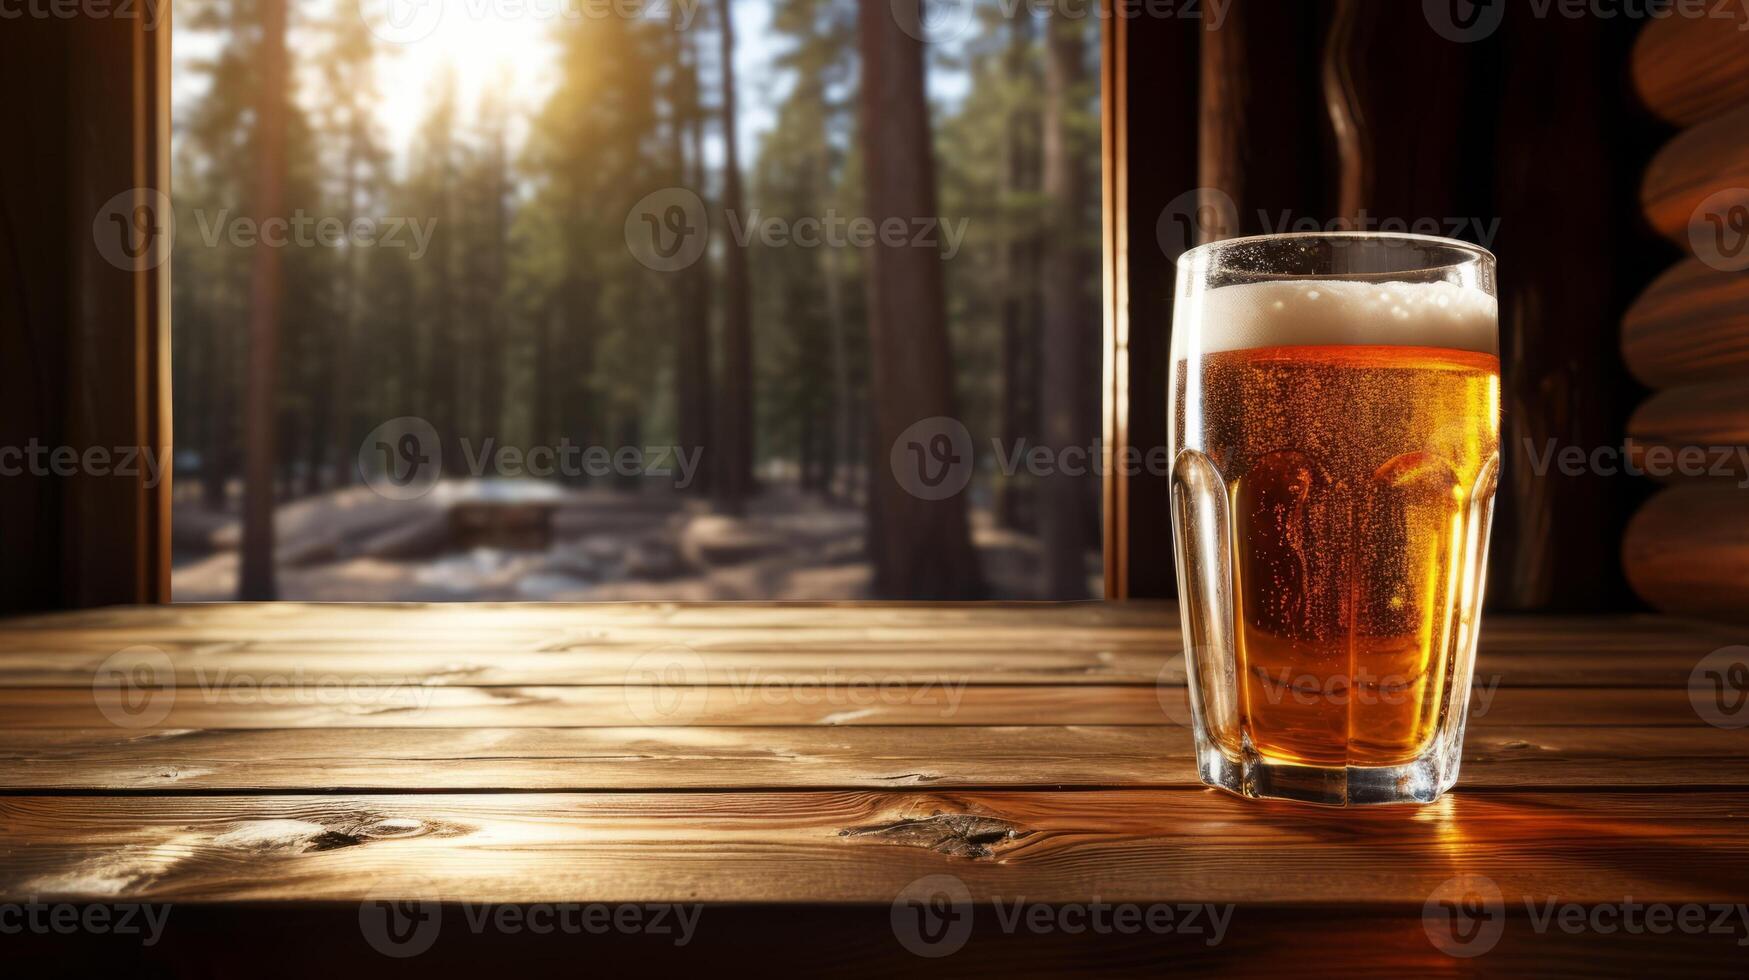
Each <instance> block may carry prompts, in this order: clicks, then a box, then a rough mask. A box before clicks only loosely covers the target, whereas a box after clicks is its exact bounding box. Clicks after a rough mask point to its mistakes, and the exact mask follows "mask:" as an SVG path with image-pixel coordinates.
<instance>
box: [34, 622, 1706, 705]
mask: <svg viewBox="0 0 1749 980" xmlns="http://www.w3.org/2000/svg"><path fill="white" fill-rule="evenodd" d="M215 608H216V609H219V610H222V611H220V612H217V613H215V615H214V617H213V618H212V619H211V620H210V621H209V620H203V619H200V618H198V617H197V618H194V619H192V620H191V619H190V618H189V613H188V612H187V611H177V607H169V608H168V609H162V608H161V609H145V608H142V609H140V610H129V611H127V612H126V613H105V614H103V615H101V616H90V617H87V616H84V615H81V614H63V615H59V616H48V617H39V618H35V619H33V620H31V621H29V622H27V623H24V624H18V623H4V624H0V687H83V688H89V687H90V686H91V684H92V680H93V678H94V677H95V676H96V674H97V672H98V670H99V669H100V668H101V667H102V666H103V665H104V663H105V661H106V660H108V658H109V657H110V656H112V655H113V654H115V653H117V652H118V651H121V650H124V649H127V648H130V647H135V646H141V645H144V646H149V647H153V648H156V649H158V650H160V651H162V652H163V653H164V655H165V657H166V658H167V662H168V667H167V668H166V669H167V670H168V671H170V672H171V673H172V675H173V676H169V677H157V678H155V682H156V683H160V684H168V683H174V684H176V685H178V686H182V687H201V688H212V687H228V686H230V687H234V686H237V685H245V686H255V687H259V686H261V685H265V684H281V685H285V684H292V685H294V686H299V685H301V686H306V687H309V686H320V685H325V686H327V687H330V688H332V687H338V686H350V685H365V686H372V687H400V686H405V685H411V684H424V685H434V686H448V685H460V686H470V687H486V686H516V687H522V686H531V685H543V686H553V685H572V684H582V685H630V686H639V685H647V684H652V683H658V682H660V683H666V684H669V685H678V686H683V687H689V688H690V687H692V686H711V685H717V686H725V685H726V686H735V687H742V688H745V687H748V686H750V685H752V686H768V687H769V686H803V687H820V686H825V685H837V684H857V685H864V686H866V685H870V684H873V685H881V684H922V683H936V684H946V685H962V684H983V683H992V684H1037V685H1052V686H1066V685H1079V684H1094V685H1111V684H1154V683H1156V682H1158V681H1162V680H1164V681H1166V682H1168V683H1175V682H1181V681H1182V676H1183V675H1182V661H1181V660H1179V659H1177V658H1178V656H1179V654H1178V651H1179V649H1180V645H1181V634H1180V632H1179V630H1178V628H1177V616H1176V614H1175V612H1174V611H1173V610H1172V608H1171V606H1170V605H1164V604H1143V605H1141V606H1138V607H1137V608H1133V609H1124V610H1122V612H1121V613H1119V614H1117V615H1114V616H1112V617H1110V618H1106V619H1104V621H1103V622H1102V621H1101V617H1100V616H1098V615H1097V614H1095V615H1089V614H1088V613H1086V612H1082V611H1081V610H1084V609H1089V608H1092V607H1069V608H1067V609H1064V608H1060V607H1050V606H1029V605H1024V604H1023V605H991V606H986V607H983V608H982V609H981V610H979V609H968V610H965V611H963V612H962V613H961V615H960V616H959V617H958V618H957V620H950V622H952V623H955V624H956V625H952V626H948V625H944V626H942V627H939V628H938V627H931V626H928V625H926V624H922V623H916V622H913V623H911V624H903V625H892V624H885V617H883V616H880V615H878V614H877V615H875V616H873V617H872V618H870V619H867V620H864V619H862V618H861V617H860V616H859V614H857V613H854V612H850V611H846V612H845V615H844V616H843V617H842V621H841V622H840V623H839V625H837V626H827V625H820V624H819V620H818V617H819V616H820V615H821V614H822V613H828V612H830V609H829V608H822V609H818V610H813V611H811V612H812V616H813V618H814V621H813V622H809V621H808V619H809V618H810V617H808V616H800V617H795V618H792V619H791V620H790V625H788V626H786V627H782V628H775V629H772V628H766V627H763V626H760V625H758V624H759V623H761V622H762V621H763V620H764V618H765V617H766V616H768V615H770V613H769V611H767V610H764V609H759V608H757V607H755V608H753V609H751V610H749V613H748V617H747V619H746V620H742V621H736V618H735V617H736V613H735V612H734V610H736V609H738V608H742V607H734V606H726V605H725V606H722V607H718V608H715V609H711V610H710V611H709V612H705V613H703V614H701V615H699V616H698V617H697V619H698V620H699V623H698V625H691V624H688V625H685V626H673V625H660V624H655V623H653V622H652V621H651V620H652V618H653V617H654V616H657V615H660V614H661V613H660V611H659V610H653V609H649V608H644V607H629V608H626V609H625V610H624V611H623V614H624V615H625V616H626V617H627V618H628V619H630V620H632V622H631V623H618V624H616V623H615V622H613V621H612V618H611V617H601V618H597V617H595V616H594V614H593V609H592V608H591V607H587V606H569V607H567V606H520V605H507V606H500V607H496V608H495V609H493V610H487V611H491V612H495V613H496V615H484V612H486V611H482V612H474V613H472V614H471V615H469V614H467V613H463V614H456V613H453V612H450V611H449V610H448V609H446V608H444V607H442V606H419V605H406V606H374V607H361V608H357V609H352V608H351V607H332V608H329V607H293V608H292V609H290V610H279V609H272V610H268V609H267V608H266V607H251V606H244V607H241V608H235V607H215ZM256 608H261V609H263V612H264V615H263V616H261V617H258V618H251V617H249V616H248V611H249V610H251V609H256ZM342 608H344V609H347V610H348V611H346V612H344V613H341V612H337V611H335V610H338V609H342ZM703 608H705V609H708V608H709V607H703ZM639 616H643V617H644V618H642V619H639V618H638V617H639ZM525 617H526V618H525ZM899 618H902V617H899ZM1728 640H1729V636H1728V634H1727V633H1724V632H1722V631H1720V630H1719V629H1718V628H1716V627H1708V626H1705V625H1701V624H1691V623H1679V622H1675V621H1671V620H1668V619H1663V618H1658V617H1644V616H1641V617H1633V616H1623V617H1607V618H1601V619H1599V618H1575V617H1495V618H1490V619H1489V621H1488V624H1487V625H1486V626H1485V627H1484V629H1483V630H1482V640H1481V644H1482V653H1481V658H1482V659H1481V661H1480V664H1481V665H1480V667H1479V670H1480V671H1481V672H1483V673H1484V674H1487V675H1496V674H1497V675H1499V677H1500V680H1501V683H1502V684H1504V685H1506V686H1513V687H1517V686H1549V685H1560V686H1599V685H1602V686H1611V685H1616V686H1619V685H1680V684H1684V683H1686V679H1687V675H1688V671H1689V669H1690V668H1691V667H1692V665H1693V661H1694V659H1695V658H1697V657H1698V656H1701V655H1704V654H1706V653H1708V652H1710V651H1711V650H1713V649H1716V648H1717V647H1718V646H1720V645H1723V643H1724V642H1727V641H1728Z"/></svg>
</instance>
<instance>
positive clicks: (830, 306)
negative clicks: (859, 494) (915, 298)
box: [814, 90, 857, 496]
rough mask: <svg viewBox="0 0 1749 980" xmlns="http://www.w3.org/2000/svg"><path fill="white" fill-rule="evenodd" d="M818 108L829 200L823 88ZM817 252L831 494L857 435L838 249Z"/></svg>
mask: <svg viewBox="0 0 1749 980" xmlns="http://www.w3.org/2000/svg"><path fill="white" fill-rule="evenodd" d="M817 108H818V112H819V113H820V151H819V153H818V154H817V155H816V156H815V158H814V167H815V177H816V180H817V183H818V186H819V194H818V196H817V197H816V198H815V200H817V201H820V202H822V203H825V202H828V201H829V200H830V198H831V193H832V166H831V148H832V141H831V134H830V133H829V132H828V131H827V129H828V126H827V122H828V108H827V105H826V94H825V92H824V90H822V91H821V92H820V93H819V103H818V107H817ZM818 251H819V253H820V277H821V279H823V280H824V281H825V287H826V329H827V330H828V331H829V332H830V340H831V358H832V392H831V405H832V417H833V425H832V431H831V432H830V433H829V434H828V435H827V437H826V438H827V442H828V448H827V456H826V461H825V465H826V474H825V478H824V484H825V490H826V495H827V496H834V495H836V494H838V493H839V492H840V491H839V489H838V486H839V481H838V467H839V463H840V462H841V461H849V460H854V459H856V458H857V456H856V450H855V447H856V445H857V439H856V434H855V430H854V429H852V428H851V426H852V420H851V407H850V398H851V391H850V352H849V350H848V348H847V345H846V343H845V336H844V335H845V332H846V331H847V330H848V329H849V328H848V326H847V325H846V324H845V322H844V319H845V318H844V296H843V286H842V284H841V283H840V281H839V271H838V262H839V256H838V249H836V248H822V249H818ZM849 482H850V478H849V475H848V474H846V475H845V480H844V484H845V488H846V489H845V491H844V492H845V493H848V492H849Z"/></svg>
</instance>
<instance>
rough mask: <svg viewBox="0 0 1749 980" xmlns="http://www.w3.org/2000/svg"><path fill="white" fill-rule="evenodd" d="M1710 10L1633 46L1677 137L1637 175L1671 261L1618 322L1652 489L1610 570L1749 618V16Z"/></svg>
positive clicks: (1648, 591) (1663, 605) (1635, 64)
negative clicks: (1642, 394)
mask: <svg viewBox="0 0 1749 980" xmlns="http://www.w3.org/2000/svg"><path fill="white" fill-rule="evenodd" d="M1719 13H1720V14H1721V15H1723V16H1715V17H1707V18H1692V19H1682V18H1668V19H1665V20H1662V21H1656V22H1653V23H1651V24H1648V25H1647V26H1646V27H1645V29H1644V30H1643V31H1641V33H1640V36H1639V38H1638V41H1637V43H1636V44H1635V46H1634V50H1633V57H1632V75H1633V81H1634V85H1635V88H1636V89H1637V91H1638V93H1639V96H1640V98H1641V99H1643V100H1644V102H1645V105H1646V107H1647V108H1648V109H1650V110H1651V112H1653V113H1654V114H1656V115H1657V116H1658V117H1659V118H1660V119H1662V120H1664V121H1665V122H1667V123H1669V124H1670V125H1671V126H1674V127H1680V129H1679V130H1677V131H1676V132H1674V134H1673V135H1672V136H1671V138H1670V139H1669V141H1668V142H1667V143H1666V144H1665V145H1664V146H1663V148H1662V149H1661V150H1660V151H1659V152H1658V154H1657V156H1656V157H1655V158H1654V159H1653V160H1652V162H1651V165H1650V166H1649V167H1647V169H1646V173H1645V182H1644V185H1643V187H1642V202H1643V205H1644V209H1645V216H1646V220H1647V221H1648V222H1649V223H1650V225H1651V226H1652V227H1653V228H1654V229H1655V230H1656V231H1657V232H1658V233H1659V234H1660V235H1662V236H1664V237H1665V238H1666V239H1667V241H1668V243H1669V245H1670V254H1672V255H1675V254H1677V253H1678V250H1679V251H1680V256H1681V257H1680V258H1676V259H1674V263H1673V264H1671V265H1670V266H1669V268H1668V270H1667V271H1666V272H1664V273H1663V274H1662V275H1661V276H1660V277H1659V278H1658V279H1657V281H1656V282H1654V283H1652V284H1651V285H1650V286H1648V287H1647V288H1646V290H1645V291H1644V292H1643V293H1642V294H1641V295H1640V297H1639V299H1638V300H1637V301H1636V302H1635V303H1634V305H1633V307H1632V309H1630V310H1629V311H1628V314H1627V316H1626V318H1625V319H1624V320H1623V323H1622V330H1621V345H1622V356H1623V357H1624V359H1625V360H1626V361H1627V365H1628V367H1629V368H1630V369H1631V370H1632V371H1633V373H1634V375H1635V377H1637V378H1638V379H1639V380H1640V381H1642V382H1644V383H1645V384H1646V385H1647V386H1649V387H1651V388H1653V389H1656V390H1655V392H1654V393H1653V394H1652V395H1651V396H1650V397H1649V398H1647V399H1646V400H1645V401H1644V402H1643V403H1642V404H1641V405H1640V406H1639V408H1638V409H1637V410H1636V411H1635V412H1634V414H1633V417H1632V419H1631V420H1630V422H1629V424H1628V435H1629V436H1630V438H1631V439H1632V440H1633V441H1634V443H1635V444H1636V445H1635V456H1636V457H1637V459H1638V462H1639V464H1640V465H1641V466H1642V467H1643V468H1644V469H1645V470H1646V471H1647V473H1648V475H1650V476H1653V477H1655V478H1657V479H1658V480H1659V482H1660V484H1661V487H1660V489H1659V490H1658V492H1657V493H1656V495H1655V496H1653V497H1652V498H1651V499H1650V500H1648V501H1646V503H1645V505H1644V506H1643V507H1642V508H1641V509H1640V510H1639V512H1638V513H1636V514H1635V515H1634V517H1633V520H1632V522H1631V523H1630V524H1629V526H1628V529H1627V534H1626V537H1625V540H1624V541H1623V545H1622V561H1623V564H1624V566H1625V568H1626V571H1627V576H1628V579H1629V581H1630V582H1631V583H1632V584H1633V588H1634V590H1635V591H1636V592H1637V593H1639V595H1640V596H1641V597H1642V598H1644V599H1645V600H1646V601H1647V602H1649V603H1651V604H1652V605H1653V606H1656V607H1657V608H1659V609H1662V610H1665V611H1667V612H1673V613H1682V614H1688V615H1695V616H1704V617H1715V618H1721V619H1731V620H1736V621H1749V482H1746V481H1749V466H1746V465H1745V463H1746V461H1749V17H1746V15H1745V13H1744V11H1743V10H1742V9H1740V8H1739V7H1735V6H1732V7H1730V8H1729V9H1725V8H1720V9H1719ZM1685 451H1686V452H1687V453H1689V454H1690V455H1689V463H1688V465H1687V467H1686V468H1687V470H1688V472H1687V473H1686V474H1685V473H1684V472H1682V470H1683V467H1682V466H1679V465H1677V464H1678V462H1679V460H1680V457H1679V456H1678V454H1679V453H1682V452H1685Z"/></svg>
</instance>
